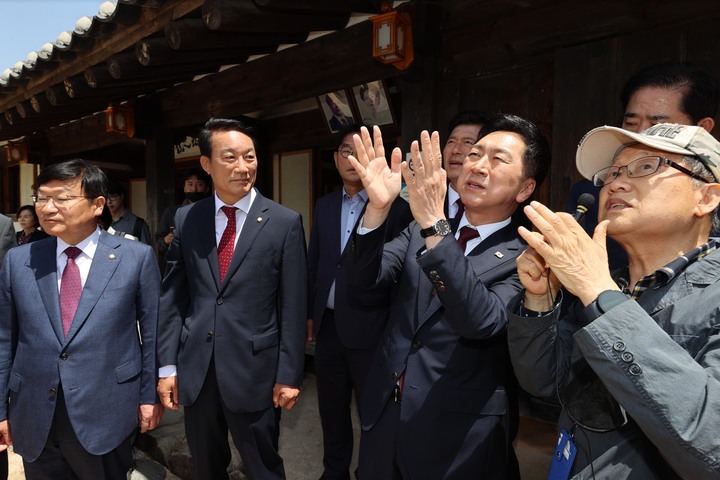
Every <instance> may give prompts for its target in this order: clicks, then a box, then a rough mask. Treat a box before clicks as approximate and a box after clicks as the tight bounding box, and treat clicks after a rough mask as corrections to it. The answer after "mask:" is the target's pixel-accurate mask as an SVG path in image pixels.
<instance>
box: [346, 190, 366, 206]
mask: <svg viewBox="0 0 720 480" xmlns="http://www.w3.org/2000/svg"><path fill="white" fill-rule="evenodd" d="M342 193H343V198H344V199H346V200H353V199H356V198H358V197H360V198H362V201H363V202H365V203H367V200H368V195H367V192H366V191H365V189H364V188H363V189H362V190H360V191H359V192H358V193H356V194H355V196H353V197H351V196H350V195H348V193H347V190H345V187H343V189H342Z"/></svg>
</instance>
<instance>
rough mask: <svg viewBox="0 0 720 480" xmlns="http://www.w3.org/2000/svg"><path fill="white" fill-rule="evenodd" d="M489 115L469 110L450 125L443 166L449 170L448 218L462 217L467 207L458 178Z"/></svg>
mask: <svg viewBox="0 0 720 480" xmlns="http://www.w3.org/2000/svg"><path fill="white" fill-rule="evenodd" d="M487 120H488V117H487V115H486V114H485V113H483V112H480V111H477V110H467V111H464V112H460V113H458V114H456V115H455V116H454V117H452V118H451V119H450V122H449V125H448V132H449V133H448V138H447V140H446V141H445V147H444V148H443V167H444V168H445V171H446V172H447V178H448V190H447V201H446V202H445V213H446V215H447V216H448V218H457V219H459V218H460V217H462V214H463V213H464V211H465V207H464V205H463V203H462V201H461V200H460V194H459V193H458V192H459V191H460V187H459V185H458V178H459V177H460V172H461V171H462V167H463V164H464V163H465V159H466V158H467V154H468V153H470V149H472V147H473V145H475V142H477V141H478V139H479V138H480V134H481V132H482V128H483V126H484V125H485V124H486V123H487Z"/></svg>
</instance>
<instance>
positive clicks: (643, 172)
mask: <svg viewBox="0 0 720 480" xmlns="http://www.w3.org/2000/svg"><path fill="white" fill-rule="evenodd" d="M660 165H668V166H670V167H672V168H674V169H675V170H679V171H681V172H682V173H684V174H685V175H689V176H690V177H692V178H694V179H696V180H700V181H702V182H705V183H708V182H709V180H707V179H706V178H703V177H701V176H700V175H698V174H697V173H695V172H693V171H692V170H689V169H687V168H685V167H683V166H682V165H680V164H678V163H675V162H673V161H672V160H670V159H668V158H665V157H659V156H655V155H653V156H647V157H641V158H638V159H637V160H633V161H632V162H630V163H628V164H627V165H623V166H622V167H617V166H612V167H607V168H603V169H602V170H599V171H598V172H597V173H596V174H595V175H593V177H592V181H593V185H595V186H596V187H603V186H605V185H607V184H608V183H610V182H612V181H613V180H615V179H616V178H618V177H619V176H620V172H621V171H622V169H623V168H624V169H625V171H626V172H627V176H628V178H639V177H647V176H649V175H652V174H653V173H655V172H657V171H658V169H659V168H660Z"/></svg>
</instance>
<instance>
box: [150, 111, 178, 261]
mask: <svg viewBox="0 0 720 480" xmlns="http://www.w3.org/2000/svg"><path fill="white" fill-rule="evenodd" d="M174 143H175V142H174V136H173V132H172V130H170V129H169V128H166V127H164V126H162V125H161V124H160V122H158V125H157V126H156V127H154V128H153V130H152V132H151V135H150V138H148V140H147V141H146V143H145V178H146V180H147V184H146V189H147V190H146V194H147V215H148V218H147V222H148V224H149V225H150V230H152V231H153V232H156V231H157V226H158V223H159V222H160V217H161V216H162V212H163V210H165V208H167V207H169V206H170V205H174V204H175V152H174ZM153 248H154V241H153ZM156 253H157V252H156Z"/></svg>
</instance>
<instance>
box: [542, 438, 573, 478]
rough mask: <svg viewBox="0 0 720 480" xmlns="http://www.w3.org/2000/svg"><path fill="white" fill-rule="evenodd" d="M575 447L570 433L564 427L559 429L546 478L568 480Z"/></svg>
mask: <svg viewBox="0 0 720 480" xmlns="http://www.w3.org/2000/svg"><path fill="white" fill-rule="evenodd" d="M576 454H577V447H576V446H575V442H574V441H573V437H572V435H570V434H569V433H568V432H567V430H565V429H564V428H563V429H562V430H561V431H560V438H558V443H557V446H556V447H555V452H554V453H553V460H552V464H551V465H550V472H549V473H548V480H568V478H570V469H572V465H573V462H574V461H575V455H576Z"/></svg>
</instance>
